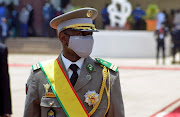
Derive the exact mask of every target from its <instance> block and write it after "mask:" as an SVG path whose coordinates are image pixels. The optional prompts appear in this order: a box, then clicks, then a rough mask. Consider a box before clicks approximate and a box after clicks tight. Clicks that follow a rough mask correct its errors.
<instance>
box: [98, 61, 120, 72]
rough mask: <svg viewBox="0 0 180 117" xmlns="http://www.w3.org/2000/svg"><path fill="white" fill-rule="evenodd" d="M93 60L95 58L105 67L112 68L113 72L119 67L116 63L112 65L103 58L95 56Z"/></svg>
mask: <svg viewBox="0 0 180 117" xmlns="http://www.w3.org/2000/svg"><path fill="white" fill-rule="evenodd" d="M95 60H96V61H97V62H98V63H100V64H102V65H104V66H106V67H107V68H109V69H111V70H113V71H115V72H117V70H118V68H119V67H117V66H116V65H113V64H112V63H110V62H107V61H105V60H103V59H100V58H95Z"/></svg>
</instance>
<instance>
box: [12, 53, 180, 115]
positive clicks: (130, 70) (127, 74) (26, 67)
mask: <svg viewBox="0 0 180 117" xmlns="http://www.w3.org/2000/svg"><path fill="white" fill-rule="evenodd" d="M57 56H58V55H33V54H32V55H30V54H25V55H23V54H10V55H9V66H10V67H9V73H10V77H11V90H12V102H13V103H12V105H13V115H12V117H22V116H23V111H24V102H25V83H26V81H27V78H28V76H29V74H30V70H31V65H32V64H36V63H37V62H39V61H43V60H48V59H53V58H56V57H57ZM104 59H105V60H107V61H109V62H111V63H113V64H115V65H117V66H119V67H120V69H119V70H120V81H121V87H122V94H123V99H124V106H125V113H126V117H149V116H150V115H152V114H154V113H155V112H157V111H159V110H160V109H162V108H163V107H165V106H166V105H168V104H169V103H171V102H173V101H174V100H176V99H178V98H180V93H179V91H180V85H179V83H180V64H176V65H171V60H172V58H171V57H168V58H167V59H166V65H162V64H161V61H160V65H156V61H155V59H153V58H150V59H146V58H144V59H138V58H137V59H134V58H127V59H126V58H113V59H112V58H104Z"/></svg>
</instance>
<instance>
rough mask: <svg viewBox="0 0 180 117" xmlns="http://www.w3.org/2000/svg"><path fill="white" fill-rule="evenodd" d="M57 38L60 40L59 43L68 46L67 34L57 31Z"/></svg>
mask: <svg viewBox="0 0 180 117" xmlns="http://www.w3.org/2000/svg"><path fill="white" fill-rule="evenodd" d="M59 39H60V41H61V43H62V44H63V46H64V45H66V46H68V43H69V39H68V38H67V36H66V35H65V34H64V33H59Z"/></svg>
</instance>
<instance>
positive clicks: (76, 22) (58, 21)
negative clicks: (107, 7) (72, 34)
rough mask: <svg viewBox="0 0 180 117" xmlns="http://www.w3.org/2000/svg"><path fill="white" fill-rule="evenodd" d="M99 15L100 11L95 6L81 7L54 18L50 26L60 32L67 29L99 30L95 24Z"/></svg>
mask: <svg viewBox="0 0 180 117" xmlns="http://www.w3.org/2000/svg"><path fill="white" fill-rule="evenodd" d="M97 15H98V11H97V10H96V9H94V8H89V7H85V8H80V9H77V10H74V11H71V12H68V13H65V14H62V15H59V16H57V17H55V18H53V19H52V20H51V21H50V26H51V27H52V28H54V29H57V30H58V33H60V32H61V31H63V30H66V29H71V30H80V31H92V32H97V29H96V28H95V25H94V24H93V20H94V19H95V18H96V17H97Z"/></svg>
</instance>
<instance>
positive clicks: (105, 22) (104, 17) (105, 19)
mask: <svg viewBox="0 0 180 117" xmlns="http://www.w3.org/2000/svg"><path fill="white" fill-rule="evenodd" d="M107 7H108V4H106V6H105V7H104V8H103V9H102V11H101V15H102V23H103V27H102V28H103V29H105V28H106V26H107V25H109V24H110V20H109V13H108V11H107Z"/></svg>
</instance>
